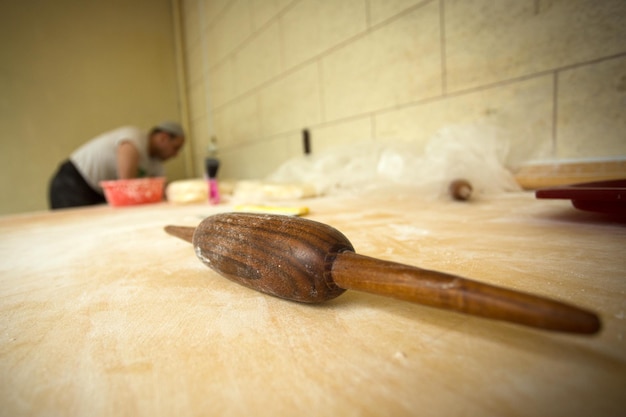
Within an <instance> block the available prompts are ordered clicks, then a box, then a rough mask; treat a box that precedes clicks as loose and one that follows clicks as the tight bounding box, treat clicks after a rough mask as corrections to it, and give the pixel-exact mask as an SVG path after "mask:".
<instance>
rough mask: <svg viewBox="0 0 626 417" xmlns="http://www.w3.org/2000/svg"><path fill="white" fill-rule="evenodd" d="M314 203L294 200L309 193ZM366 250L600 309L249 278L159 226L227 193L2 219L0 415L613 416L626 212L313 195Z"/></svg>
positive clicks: (196, 216) (194, 219)
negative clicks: (565, 319)
mask: <svg viewBox="0 0 626 417" xmlns="http://www.w3.org/2000/svg"><path fill="white" fill-rule="evenodd" d="M301 203H302V202H299V204H301ZM305 204H307V205H308V206H309V207H310V209H311V214H310V215H308V216H307V217H309V218H311V219H314V220H318V221H322V222H324V223H327V224H330V225H332V226H334V227H335V228H337V229H339V230H340V231H342V232H343V233H344V234H345V235H346V236H347V237H348V238H349V239H350V241H351V242H352V244H353V245H354V247H355V248H356V251H357V252H358V253H362V254H364V255H370V256H374V257H378V258H382V259H388V260H393V261H398V262H403V263H407V264H411V265H416V266H420V267H423V268H428V269H435V270H441V271H445V272H451V273H455V274H459V275H462V276H465V277H468V278H472V279H476V280H479V281H483V282H488V283H492V284H495V285H501V286H505V287H509V288H513V289H518V290H521V291H528V292H533V293H535V294H539V295H544V296H549V297H551V298H556V299H559V300H562V301H566V302H568V303H572V304H576V305H579V306H581V307H584V308H588V309H591V310H593V311H596V312H597V313H598V314H599V315H600V316H601V318H602V320H603V326H604V327H603V330H602V331H601V332H600V333H599V334H598V335H595V336H573V335H567V334H559V333H550V332H546V331H540V330H534V329H531V328H525V327H521V326H516V325H511V324H507V323H502V322H496V321H490V320H486V319H481V318H474V317H469V316H465V315H461V314H457V313H452V312H448V311H443V310H438V309H433V308H430V307H425V306H420V305H415V304H409V303H406V302H402V301H397V300H393V299H388V298H383V297H379V296H374V295H369V294H365V293H358V292H354V291H352V292H351V291H348V292H346V293H345V294H343V295H342V296H340V297H338V298H336V299H334V300H332V301H330V302H328V303H326V304H323V305H317V306H311V305H301V304H297V303H293V302H289V301H284V300H280V299H276V298H272V297H269V296H266V295H263V294H261V293H257V292H254V291H252V290H249V289H247V288H244V287H241V286H238V285H237V284H234V283H232V282H230V281H228V280H227V279H225V278H222V277H220V276H218V275H216V274H215V273H214V272H212V271H211V270H210V269H208V268H206V267H205V266H204V265H203V264H202V263H201V262H200V261H199V260H198V259H197V258H196V256H195V254H194V251H193V249H192V246H191V245H190V244H188V243H186V242H183V241H181V240H178V239H175V238H173V237H171V236H168V235H166V234H165V233H164V232H163V226H165V225H166V224H181V225H189V226H195V225H196V224H197V223H198V222H199V221H200V220H201V218H202V217H204V216H207V215H210V214H215V213H217V212H221V211H228V210H230V209H231V208H232V206H229V205H227V204H224V205H221V206H217V207H212V206H209V205H207V204H198V205H191V206H175V205H171V204H166V203H163V204H156V205H147V206H138V207H130V208H110V207H106V206H102V207H97V208H87V209H75V210H66V211H59V212H54V213H31V214H25V215H17V216H8V217H3V218H0V259H1V261H0V300H1V301H0V323H1V327H0V328H1V331H0V381H1V382H0V415H2V416H5V415H6V416H30V415H63V416H84V415H88V416H124V415H128V416H131V415H132V416H151V417H153V416H174V415H177V416H196V415H197V416H207V415H219V416H250V415H255V416H289V415H293V416H308V415H310V416H320V415H327V416H369V415H372V416H410V415H416V416H417V415H419V416H460V415H463V416H465V415H467V416H568V417H572V416H620V415H624V413H626V395H625V394H624V388H625V387H626V340H625V337H626V320H625V310H626V276H625V272H626V256H624V249H625V248H626V227H624V224H620V223H616V222H614V221H612V220H611V219H607V218H604V217H601V216H596V215H594V214H591V213H584V212H580V211H577V210H575V209H574V208H572V207H571V206H570V205H569V203H568V202H566V201H549V200H536V199H535V198H534V195H533V194H531V193H511V194H506V195H502V196H497V197H491V198H483V199H479V200H475V201H472V202H470V203H457V202H452V201H424V200H420V199H419V198H417V197H414V196H410V195H407V194H403V193H400V194H394V193H389V195H387V196H379V197H378V198H373V199H365V198H362V197H361V198H358V197H343V198H329V197H328V198H319V199H312V200H306V201H305Z"/></svg>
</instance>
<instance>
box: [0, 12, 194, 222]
mask: <svg viewBox="0 0 626 417" xmlns="http://www.w3.org/2000/svg"><path fill="white" fill-rule="evenodd" d="M172 22H173V21H172V6H171V3H170V0H110V1H84V0H28V1H3V2H2V3H1V5H0V126H1V127H2V129H1V131H2V136H1V137H0V167H1V168H0V170H1V171H0V172H1V173H2V175H1V176H0V195H1V197H0V214H5V213H13V212H19V211H31V210H44V209H46V208H47V183H48V180H49V178H50V176H51V175H52V173H53V171H54V170H55V168H56V166H57V164H58V163H59V162H60V161H61V160H62V159H64V158H66V157H67V156H68V155H69V153H70V152H71V151H72V150H73V149H74V148H76V147H77V146H79V145H80V144H82V143H83V142H84V141H86V140H88V139H89V138H91V137H93V136H94V135H96V134H98V133H101V132H102V131H105V130H108V129H111V128H114V127H117V126H119V125H121V124H135V125H138V126H142V127H146V128H148V127H150V126H151V125H152V124H154V123H156V122H158V121H160V120H161V119H170V118H180V110H179V105H178V91H177V75H176V68H177V66H176V60H175V47H174V39H175V36H174V29H173V23H172ZM183 165H184V158H180V157H179V160H178V161H176V162H174V163H172V164H169V166H168V172H169V173H170V174H171V177H173V178H180V177H183V176H184V169H183V168H184V167H183Z"/></svg>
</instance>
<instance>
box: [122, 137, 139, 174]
mask: <svg viewBox="0 0 626 417" xmlns="http://www.w3.org/2000/svg"><path fill="white" fill-rule="evenodd" d="M138 174H139V151H138V150H137V148H136V147H135V145H133V144H132V143H130V142H122V143H120V144H119V145H118V147H117V177H118V179H129V178H137V176H138Z"/></svg>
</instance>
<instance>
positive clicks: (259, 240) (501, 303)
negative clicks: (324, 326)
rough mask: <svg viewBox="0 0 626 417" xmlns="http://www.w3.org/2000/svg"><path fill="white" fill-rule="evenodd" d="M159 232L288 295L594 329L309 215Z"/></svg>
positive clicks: (262, 287)
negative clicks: (361, 246)
mask: <svg viewBox="0 0 626 417" xmlns="http://www.w3.org/2000/svg"><path fill="white" fill-rule="evenodd" d="M165 231H166V232H168V233H169V234H171V235H174V236H177V237H179V238H181V239H183V240H186V241H188V242H191V243H193V246H194V248H195V252H196V255H197V256H198V258H200V260H202V262H204V263H205V264H206V265H207V266H209V267H210V268H211V269H213V270H215V271H216V272H218V273H219V274H221V275H223V276H225V277H227V278H229V279H231V280H232V281H235V282H237V283H239V284H241V285H244V286H246V287H249V288H252V289H255V290H258V291H261V292H263V293H266V294H270V295H273V296H276V297H281V298H285V299H288V300H293V301H300V302H304V303H318V302H322V301H326V300H330V299H332V298H335V297H337V296H338V295H340V294H342V293H343V292H344V291H345V290H346V289H352V290H358V291H365V292H369V293H373V294H380V295H386V296H389V297H393V298H398V299H401V300H406V301H411V302H415V303H420V304H425V305H429V306H432V307H439V308H444V309H449V310H455V311H458V312H462V313H466V314H472V315H476V316H482V317H486V318H490V319H496V320H504V321H508V322H513V323H517V324H522V325H526V326H532V327H537V328H541V329H547V330H554V331H561V332H571V333H585V334H592V333H596V332H598V331H599V330H600V320H599V319H598V317H597V316H596V315H595V314H593V313H591V312H589V311H585V310H582V309H580V308H577V307H574V306H570V305H567V304H564V303H561V302H558V301H554V300H550V299H546V298H542V297H538V296H534V295H530V294H525V293H522V292H518V291H512V290H508V289H505V288H501V287H496V286H492V285H488V284H482V283H480V282H476V281H472V280H469V279H465V278H461V277H458V276H455V275H450V274H446V273H442V272H436V271H430V270H425V269H420V268H417V267H413V266H409V265H403V264H399V263H395V262H388V261H384V260H380V259H375V258H371V257H368V256H363V255H358V254H356V253H354V248H353V247H352V245H351V244H350V242H349V241H348V239H347V238H346V237H345V236H344V235H343V234H342V233H341V232H339V231H338V230H336V229H334V228H332V227H330V226H328V225H325V224H322V223H318V222H315V221H312V220H308V219H302V218H296V217H291V216H282V215H271V214H251V213H226V214H218V215H215V216H211V217H208V218H206V219H205V220H203V221H202V222H201V223H200V225H198V227H196V228H193V227H182V226H167V227H166V228H165Z"/></svg>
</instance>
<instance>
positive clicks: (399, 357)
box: [393, 350, 406, 360]
mask: <svg viewBox="0 0 626 417" xmlns="http://www.w3.org/2000/svg"><path fill="white" fill-rule="evenodd" d="M393 358H394V359H397V360H404V359H406V353H404V352H402V351H400V350H399V351H397V352H396V353H394V354H393Z"/></svg>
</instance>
